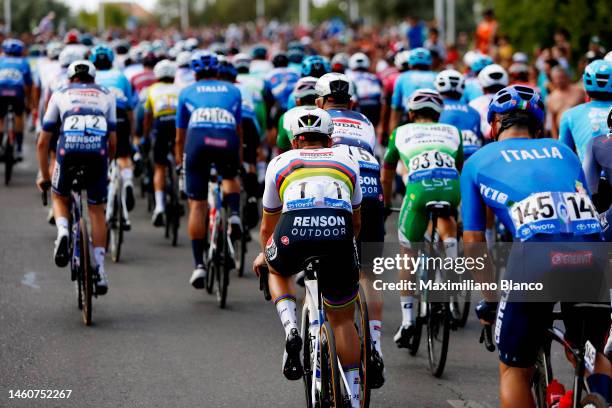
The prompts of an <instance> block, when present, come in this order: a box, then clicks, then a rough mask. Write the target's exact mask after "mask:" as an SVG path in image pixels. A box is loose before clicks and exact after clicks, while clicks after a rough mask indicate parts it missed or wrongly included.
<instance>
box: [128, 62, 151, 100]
mask: <svg viewBox="0 0 612 408" xmlns="http://www.w3.org/2000/svg"><path fill="white" fill-rule="evenodd" d="M156 81H157V78H155V74H154V73H153V70H149V69H145V70H143V71H141V72H139V73H137V74H136V75H134V76H133V77H132V79H130V83H131V84H132V88H133V89H134V93H135V94H136V95H138V99H139V100H140V101H144V98H145V97H146V93H145V92H143V91H144V90H145V89H147V88H148V87H150V86H151V85H153V84H154V83H155V82H156Z"/></svg>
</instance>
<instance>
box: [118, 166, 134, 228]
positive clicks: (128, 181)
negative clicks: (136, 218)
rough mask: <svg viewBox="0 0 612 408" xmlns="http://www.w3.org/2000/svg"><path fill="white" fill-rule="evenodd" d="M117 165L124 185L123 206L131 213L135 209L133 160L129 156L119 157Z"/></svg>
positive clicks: (125, 214)
mask: <svg viewBox="0 0 612 408" xmlns="http://www.w3.org/2000/svg"><path fill="white" fill-rule="evenodd" d="M117 165H118V166H119V171H120V175H121V182H122V183H123V194H122V198H123V200H124V202H123V206H124V208H125V209H127V211H131V210H132V208H133V207H134V181H133V180H134V170H133V166H132V159H131V158H130V156H129V155H128V156H123V157H117ZM130 196H131V198H130ZM127 211H124V214H123V216H124V217H125V219H126V220H127V219H128V214H127Z"/></svg>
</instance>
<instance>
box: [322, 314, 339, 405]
mask: <svg viewBox="0 0 612 408" xmlns="http://www.w3.org/2000/svg"><path fill="white" fill-rule="evenodd" d="M319 338H320V343H321V350H319V367H320V368H321V391H320V398H319V400H320V406H321V408H343V406H344V401H343V398H342V385H341V382H342V379H341V378H340V367H339V364H338V354H337V353H336V340H335V338H334V333H333V331H332V328H331V325H330V324H329V322H325V323H323V325H321V329H320V335H319Z"/></svg>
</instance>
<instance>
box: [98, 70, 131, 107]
mask: <svg viewBox="0 0 612 408" xmlns="http://www.w3.org/2000/svg"><path fill="white" fill-rule="evenodd" d="M96 83H97V84H100V85H102V86H104V87H105V88H107V89H108V90H109V91H110V92H111V93H112V94H113V95H115V98H116V100H117V109H119V110H131V109H132V102H133V99H134V98H133V95H132V85H131V84H130V81H128V79H127V77H126V76H125V75H124V74H123V73H122V72H121V71H119V70H118V69H115V68H113V69H108V70H104V71H96Z"/></svg>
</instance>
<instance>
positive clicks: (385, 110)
mask: <svg viewBox="0 0 612 408" xmlns="http://www.w3.org/2000/svg"><path fill="white" fill-rule="evenodd" d="M409 54H410V51H398V52H397V54H395V57H394V58H393V63H394V65H395V68H396V69H397V71H396V72H394V73H392V74H390V75H389V76H387V77H385V78H384V79H383V99H382V106H381V110H380V130H379V131H378V134H379V135H380V138H381V139H380V142H381V145H382V146H387V142H388V140H389V133H390V132H389V126H390V124H391V123H390V121H391V99H392V97H393V89H394V88H395V83H396V82H397V78H399V77H400V75H401V74H402V73H403V72H406V71H408V68H409V67H408V55H409Z"/></svg>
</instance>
